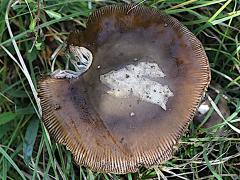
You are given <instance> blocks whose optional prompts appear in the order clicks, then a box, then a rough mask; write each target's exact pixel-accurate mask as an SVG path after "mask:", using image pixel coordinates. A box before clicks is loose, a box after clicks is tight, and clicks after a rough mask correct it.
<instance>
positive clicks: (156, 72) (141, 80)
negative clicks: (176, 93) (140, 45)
mask: <svg viewBox="0 0 240 180" xmlns="http://www.w3.org/2000/svg"><path fill="white" fill-rule="evenodd" d="M165 76H166V75H165V74H164V73H163V71H162V70H161V69H160V68H159V66H158V65H157V64H156V63H149V62H140V63H138V64H137V65H133V64H131V65H127V66H126V67H124V68H122V69H119V70H117V71H110V72H108V73H106V74H103V75H101V76H100V81H101V82H102V83H103V84H105V85H106V86H107V87H109V88H110V90H109V91H108V92H107V93H108V94H110V95H112V96H116V97H120V98H128V97H129V96H130V95H133V96H136V97H138V98H139V99H141V100H142V101H146V102H150V103H152V104H156V105H159V106H161V107H162V108H163V109H164V110H166V109H167V107H166V103H167V101H168V98H169V97H171V96H173V93H172V91H171V90H170V89H169V87H168V86H167V85H162V84H160V83H158V82H157V80H159V78H164V77H165Z"/></svg>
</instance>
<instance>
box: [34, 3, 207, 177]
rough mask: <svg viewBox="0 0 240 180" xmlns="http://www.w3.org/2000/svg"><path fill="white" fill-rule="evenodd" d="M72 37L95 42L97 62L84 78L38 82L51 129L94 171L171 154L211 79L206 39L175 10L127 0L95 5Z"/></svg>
mask: <svg viewBox="0 0 240 180" xmlns="http://www.w3.org/2000/svg"><path fill="white" fill-rule="evenodd" d="M68 44H69V45H73V46H82V47H86V48H88V49H89V50H90V51H91V52H92V54H93V62H92V65H91V67H90V68H89V69H88V71H86V72H85V73H84V74H83V75H82V76H80V77H79V78H78V79H71V80H68V79H53V78H46V79H44V80H41V81H40V82H39V88H40V93H39V95H40V99H41V105H42V108H43V121H44V124H45V125H46V127H47V129H48V131H49V132H50V134H51V135H52V136H53V137H54V138H55V139H56V140H57V142H59V143H61V144H64V145H66V147H67V148H68V149H69V150H70V151H71V152H72V153H73V156H74V158H75V160H76V162H77V163H78V164H80V165H83V166H87V167H89V168H90V169H92V170H95V171H101V172H113V173H127V172H135V171H137V170H138V168H139V167H141V166H144V167H151V166H153V165H158V164H160V163H163V162H164V161H166V160H168V159H169V158H170V157H171V156H172V153H173V146H174V145H176V144H177V141H178V140H179V138H180V136H181V135H182V134H183V133H184V132H185V130H186V128H187V126H188V124H189V122H190V121H191V120H192V118H193V116H194V113H195V111H196V108H197V106H198V104H199V101H200V99H201V97H202V95H203V93H204V91H205V90H206V88H207V86H208V84H209V81H210V70H209V64H208V59H207V56H206V54H205V52H204V49H203V47H202V44H201V43H200V42H199V40H198V39H197V38H196V37H195V36H194V35H193V34H192V33H191V32H190V31H189V30H188V29H187V28H186V27H185V26H183V25H182V24H181V23H180V22H178V21H177V20H176V19H175V18H173V17H170V16H168V15H166V14H164V13H161V12H159V11H156V10H154V9H151V8H146V7H134V6H131V5H126V6H108V7H104V8H101V9H99V10H97V11H95V12H94V13H93V14H92V15H91V16H90V17H89V20H88V23H87V28H86V30H85V31H84V32H75V33H72V34H70V36H69V40H68Z"/></svg>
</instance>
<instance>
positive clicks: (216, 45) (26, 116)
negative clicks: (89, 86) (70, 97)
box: [0, 0, 240, 180]
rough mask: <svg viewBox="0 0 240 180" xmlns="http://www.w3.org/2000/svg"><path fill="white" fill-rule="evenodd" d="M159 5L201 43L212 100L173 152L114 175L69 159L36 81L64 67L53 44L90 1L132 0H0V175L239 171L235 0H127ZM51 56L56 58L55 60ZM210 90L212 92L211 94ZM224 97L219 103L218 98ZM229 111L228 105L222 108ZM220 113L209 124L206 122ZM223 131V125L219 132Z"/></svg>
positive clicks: (220, 175) (239, 40) (239, 24)
mask: <svg viewBox="0 0 240 180" xmlns="http://www.w3.org/2000/svg"><path fill="white" fill-rule="evenodd" d="M131 2H134V3H139V4H142V5H145V6H151V7H154V8H157V9H161V10H164V11H165V12H166V13H168V14H170V15H172V16H174V17H176V18H177V19H178V20H180V21H181V22H182V23H183V24H185V25H186V26H187V27H188V28H189V29H190V30H191V31H192V32H193V33H194V34H195V35H196V36H197V37H198V38H199V39H200V41H201V42H202V43H203V45H204V48H205V50H206V52H207V55H208V57H209V62H210V66H211V71H212V82H211V85H210V87H209V92H208V93H207V98H208V101H209V102H210V104H211V108H210V110H209V111H208V113H207V114H206V115H205V116H204V117H203V121H202V122H201V123H200V124H197V123H194V122H192V123H191V124H190V126H189V131H188V132H187V133H186V135H185V136H184V137H182V139H181V141H180V142H179V145H180V148H179V150H178V151H177V152H176V153H175V154H174V157H173V158H172V159H170V160H169V161H167V162H166V163H164V164H162V165H160V166H159V167H154V168H152V169H144V168H142V169H140V170H139V172H137V173H132V174H127V175H114V174H103V173H97V172H92V171H90V170H88V169H86V168H84V167H79V166H76V165H75V164H74V163H73V160H72V157H71V153H70V152H69V151H67V150H66V149H65V148H64V147H63V146H61V145H59V144H56V143H55V142H53V141H52V140H51V139H50V138H49V135H48V133H47V131H46V129H45V127H44V125H43V123H42V122H41V121H40V116H41V113H40V112H41V111H39V108H40V107H39V102H38V97H37V90H36V84H37V79H38V78H39V77H40V75H43V74H47V73H49V72H50V71H51V68H52V67H51V66H53V65H54V63H53V62H56V63H55V66H54V67H55V68H60V67H62V64H63V62H64V60H65V57H64V56H63V55H62V54H61V52H60V53H57V50H58V49H59V48H60V47H61V46H62V43H63V42H64V41H65V40H66V38H67V35H68V33H69V32H70V31H71V30H73V29H74V28H84V27H85V23H86V20H87V17H88V16H89V14H90V13H91V12H92V11H93V10H94V9H96V8H99V7H102V6H105V5H109V4H125V3H130V0H122V1H120V0H119V1H117V0H110V1H104V0H102V1H92V2H91V1H87V0H78V1H77V0H71V1H64V0H59V1H57V0H45V1H42V0H39V1H36V0H25V1H17V2H15V1H8V0H2V1H1V6H0V10H1V11H0V179H14V180H15V179H129V180H131V179H151V178H161V179H238V178H239V177H240V118H239V112H240V1H239V0H187V1H185V0H148V1H131ZM55 60H56V61H55ZM210 92H214V94H215V96H211V95H210ZM222 101H224V102H225V106H223V105H221V102H222ZM225 112H228V113H225ZM216 114H217V115H218V117H220V119H221V121H217V122H215V123H214V125H213V126H210V127H208V128H206V124H207V123H208V122H209V121H211V118H212V119H214V117H215V115H216ZM219 132H221V133H219Z"/></svg>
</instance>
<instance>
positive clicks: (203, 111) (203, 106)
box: [198, 104, 210, 114]
mask: <svg viewBox="0 0 240 180" xmlns="http://www.w3.org/2000/svg"><path fill="white" fill-rule="evenodd" d="M209 109H210V107H209V105H207V104H201V105H200V106H199V108H198V112H199V113H200V114H206V113H207V112H208V111H209Z"/></svg>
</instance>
